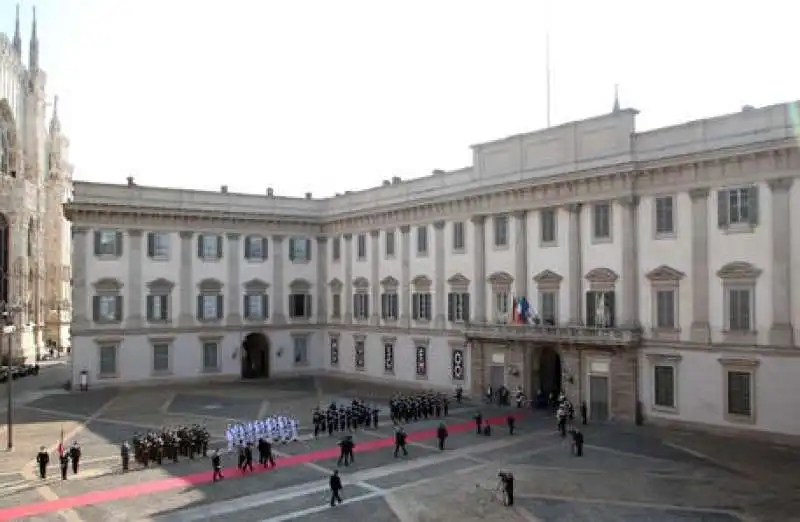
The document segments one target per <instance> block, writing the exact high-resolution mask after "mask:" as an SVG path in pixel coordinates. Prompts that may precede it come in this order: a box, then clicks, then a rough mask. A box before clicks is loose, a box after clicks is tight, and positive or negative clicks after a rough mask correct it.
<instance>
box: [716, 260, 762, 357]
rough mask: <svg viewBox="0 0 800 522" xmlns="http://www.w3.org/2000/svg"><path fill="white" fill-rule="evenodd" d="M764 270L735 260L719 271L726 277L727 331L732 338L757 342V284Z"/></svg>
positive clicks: (723, 284)
mask: <svg viewBox="0 0 800 522" xmlns="http://www.w3.org/2000/svg"><path fill="white" fill-rule="evenodd" d="M761 273H762V270H761V269H759V268H757V267H755V266H754V265H752V264H751V263H748V262H746V261H733V262H731V263H728V264H726V265H725V266H723V267H722V268H720V269H719V270H718V271H717V277H719V278H720V279H721V280H722V291H723V294H722V295H723V299H722V300H723V311H722V317H723V323H724V326H723V335H724V337H725V340H726V341H730V342H745V343H748V344H749V343H755V342H756V338H755V337H756V317H755V314H756V312H757V310H756V306H755V304H756V288H757V287H756V284H757V282H758V278H759V277H760V276H761Z"/></svg>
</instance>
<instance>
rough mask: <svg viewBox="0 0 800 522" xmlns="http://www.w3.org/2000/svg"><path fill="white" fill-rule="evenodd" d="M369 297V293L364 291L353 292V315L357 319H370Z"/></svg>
mask: <svg viewBox="0 0 800 522" xmlns="http://www.w3.org/2000/svg"><path fill="white" fill-rule="evenodd" d="M369 298H370V296H369V294H367V293H364V292H356V293H355V294H353V316H354V317H355V319H357V320H366V319H369Z"/></svg>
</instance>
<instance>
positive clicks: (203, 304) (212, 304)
mask: <svg viewBox="0 0 800 522" xmlns="http://www.w3.org/2000/svg"><path fill="white" fill-rule="evenodd" d="M222 300H223V297H222V296H221V295H218V294H200V295H199V296H197V318H198V319H199V320H201V321H203V320H205V321H211V320H214V319H222V317H223V302H222Z"/></svg>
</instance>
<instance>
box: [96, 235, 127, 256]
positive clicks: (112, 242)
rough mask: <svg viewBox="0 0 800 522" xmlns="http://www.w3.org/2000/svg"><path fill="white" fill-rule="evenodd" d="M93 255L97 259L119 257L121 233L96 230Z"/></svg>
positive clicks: (120, 253)
mask: <svg viewBox="0 0 800 522" xmlns="http://www.w3.org/2000/svg"><path fill="white" fill-rule="evenodd" d="M94 255H95V256H98V257H120V256H121V255H122V232H117V231H116V230H96V231H95V233H94Z"/></svg>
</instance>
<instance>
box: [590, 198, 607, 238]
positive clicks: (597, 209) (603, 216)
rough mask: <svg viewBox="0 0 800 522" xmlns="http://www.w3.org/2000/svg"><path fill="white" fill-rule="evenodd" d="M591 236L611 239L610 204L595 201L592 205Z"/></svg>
mask: <svg viewBox="0 0 800 522" xmlns="http://www.w3.org/2000/svg"><path fill="white" fill-rule="evenodd" d="M592 237H593V238H594V239H611V204H610V203H596V204H595V205H594V206H593V207H592Z"/></svg>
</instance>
